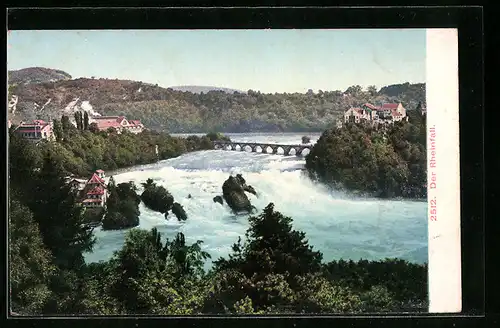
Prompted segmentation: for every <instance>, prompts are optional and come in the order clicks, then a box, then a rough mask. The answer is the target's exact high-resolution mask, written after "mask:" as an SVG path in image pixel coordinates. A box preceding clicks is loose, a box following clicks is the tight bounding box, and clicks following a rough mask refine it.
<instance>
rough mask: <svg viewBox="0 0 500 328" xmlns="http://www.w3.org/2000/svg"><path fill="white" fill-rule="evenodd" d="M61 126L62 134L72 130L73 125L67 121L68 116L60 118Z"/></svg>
mask: <svg viewBox="0 0 500 328" xmlns="http://www.w3.org/2000/svg"><path fill="white" fill-rule="evenodd" d="M61 126H62V130H63V132H65V133H67V132H68V131H70V130H71V129H72V128H73V125H72V124H71V122H70V121H69V117H68V116H66V115H63V116H62V117H61Z"/></svg>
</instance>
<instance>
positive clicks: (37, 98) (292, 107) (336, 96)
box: [9, 68, 425, 133]
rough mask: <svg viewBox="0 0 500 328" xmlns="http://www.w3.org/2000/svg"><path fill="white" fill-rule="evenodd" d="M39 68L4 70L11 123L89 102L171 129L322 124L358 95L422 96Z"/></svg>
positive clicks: (413, 101)
mask: <svg viewBox="0 0 500 328" xmlns="http://www.w3.org/2000/svg"><path fill="white" fill-rule="evenodd" d="M46 70H47V69H40V68H30V69H25V70H19V71H13V72H10V73H9V83H10V84H9V100H10V101H11V103H12V104H13V103H15V106H10V107H9V108H10V110H9V118H10V119H12V121H13V122H14V123H15V122H17V121H19V120H31V119H34V118H40V119H46V120H47V119H50V118H59V117H60V116H61V115H62V114H66V115H73V113H74V112H75V111H77V110H88V111H89V112H91V113H93V114H95V113H98V114H101V115H125V116H127V117H129V118H134V119H140V120H141V121H142V122H143V123H144V124H145V125H146V126H148V127H149V128H152V129H157V130H167V131H169V132H173V133H175V132H180V133H187V132H209V131H224V132H283V131H284V132H292V131H296V132H301V131H322V130H324V129H325V128H327V127H329V126H331V125H332V124H334V122H335V120H336V119H337V118H338V117H339V116H340V115H342V114H343V112H344V111H345V110H346V109H348V108H349V107H350V106H359V105H360V104H362V103H364V102H372V103H375V104H377V103H382V102H394V101H396V102H402V103H403V105H404V106H405V107H406V108H407V109H409V110H411V109H414V108H416V106H417V104H418V103H419V102H422V103H425V85H424V84H409V83H406V84H401V85H392V86H386V87H384V88H382V89H381V90H380V91H378V92H373V90H372V91H371V92H368V91H363V90H361V88H360V87H351V88H349V89H348V90H347V91H345V92H342V91H319V92H317V93H314V92H308V93H304V94H301V93H274V94H264V93H261V92H258V91H252V90H248V92H245V93H240V92H236V93H235V92H233V93H231V92H228V91H227V90H232V89H227V90H226V89H225V90H210V91H208V92H207V93H205V92H203V93H193V92H190V91H179V90H174V89H173V88H162V87H160V86H158V85H153V84H149V83H145V82H140V81H129V80H118V79H91V78H79V79H71V77H70V75H69V74H67V73H64V72H62V71H58V70H49V71H48V73H47V71H46ZM27 72H28V73H27ZM30 72H31V73H30ZM46 73H47V74H46ZM20 76H25V77H24V78H21V77H20ZM47 79H48V80H47ZM14 81H24V82H22V83H14ZM35 81H38V82H35ZM210 88H211V87H210ZM214 88H215V87H214ZM216 89H217V88H216ZM219 89H221V88H219Z"/></svg>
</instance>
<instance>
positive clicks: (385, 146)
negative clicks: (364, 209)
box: [306, 110, 427, 199]
mask: <svg viewBox="0 0 500 328" xmlns="http://www.w3.org/2000/svg"><path fill="white" fill-rule="evenodd" d="M408 117H409V121H408V122H405V121H401V122H395V123H394V124H393V125H389V126H388V127H385V128H376V127H374V126H372V125H370V124H363V123H361V124H355V123H347V124H346V125H345V126H344V127H343V128H341V129H336V128H332V129H328V130H327V131H325V132H324V133H323V134H322V136H321V137H320V138H319V139H318V141H317V143H316V144H315V145H314V147H313V149H312V150H311V152H310V153H309V154H308V155H307V156H306V169H307V171H308V172H309V174H310V176H311V177H312V178H314V179H318V180H320V181H321V182H324V183H326V184H327V185H329V186H331V187H333V188H335V189H345V190H348V191H350V192H355V193H363V194H369V195H373V196H377V197H389V198H393V197H404V198H418V199H424V198H426V197H427V159H426V158H427V157H426V125H425V121H426V117H425V115H422V114H421V112H420V110H414V111H408Z"/></svg>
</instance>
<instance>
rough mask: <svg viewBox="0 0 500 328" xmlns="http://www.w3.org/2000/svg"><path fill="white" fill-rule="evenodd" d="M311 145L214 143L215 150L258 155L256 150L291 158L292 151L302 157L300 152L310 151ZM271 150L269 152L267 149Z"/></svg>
mask: <svg viewBox="0 0 500 328" xmlns="http://www.w3.org/2000/svg"><path fill="white" fill-rule="evenodd" d="M312 147H313V146H312V145H281V144H267V143H256V142H236V141H232V142H227V141H214V148H215V149H222V150H235V151H247V150H250V151H251V152H252V153H258V152H259V151H258V148H260V152H261V153H264V154H276V155H285V156H292V155H293V154H292V150H294V151H295V155H296V156H302V152H303V151H304V150H305V149H308V150H309V151H311V148H312ZM269 148H270V149H271V152H269V151H268V149H269ZM279 149H281V150H282V151H283V153H282V154H280V153H278V150H279Z"/></svg>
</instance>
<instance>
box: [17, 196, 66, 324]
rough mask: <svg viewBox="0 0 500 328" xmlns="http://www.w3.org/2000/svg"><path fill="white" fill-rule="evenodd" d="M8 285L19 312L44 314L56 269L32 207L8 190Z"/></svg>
mask: <svg viewBox="0 0 500 328" xmlns="http://www.w3.org/2000/svg"><path fill="white" fill-rule="evenodd" d="M9 196H10V197H9V198H10V204H9V205H10V206H9V288H10V291H11V309H12V311H14V312H16V313H18V314H27V315H35V314H41V313H42V311H43V308H44V306H45V303H46V302H47V301H48V299H49V297H50V294H51V291H50V288H49V284H50V279H51V277H52V276H53V275H54V273H55V271H56V267H55V266H54V265H53V264H52V255H51V254H50V251H49V250H48V249H47V248H46V247H45V245H44V243H43V241H42V237H41V234H40V230H39V229H38V224H37V223H36V222H35V221H34V220H33V215H32V213H31V212H30V210H29V209H28V208H27V207H26V206H24V205H22V204H21V203H20V201H19V200H17V199H16V197H15V196H14V192H13V191H11V192H9Z"/></svg>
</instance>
